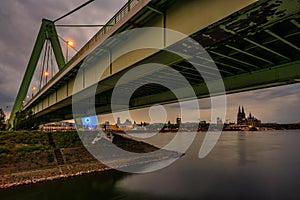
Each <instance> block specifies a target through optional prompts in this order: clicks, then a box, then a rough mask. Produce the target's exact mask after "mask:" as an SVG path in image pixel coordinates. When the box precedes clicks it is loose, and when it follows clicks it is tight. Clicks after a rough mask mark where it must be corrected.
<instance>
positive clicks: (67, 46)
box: [66, 40, 74, 63]
mask: <svg viewBox="0 0 300 200" xmlns="http://www.w3.org/2000/svg"><path fill="white" fill-rule="evenodd" d="M73 45H74V42H73V41H72V40H67V41H66V63H67V62H68V61H69V60H68V58H69V46H70V47H72V46H73Z"/></svg>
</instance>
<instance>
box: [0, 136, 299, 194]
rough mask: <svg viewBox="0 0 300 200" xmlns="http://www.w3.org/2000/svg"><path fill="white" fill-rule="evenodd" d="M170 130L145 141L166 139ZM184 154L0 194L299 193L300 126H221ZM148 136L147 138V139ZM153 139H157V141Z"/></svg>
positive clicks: (164, 140) (5, 191)
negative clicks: (210, 145) (136, 168)
mask: <svg viewBox="0 0 300 200" xmlns="http://www.w3.org/2000/svg"><path fill="white" fill-rule="evenodd" d="M172 134H174V133H171V134H170V133H169V134H163V135H158V136H157V137H156V138H150V139H149V140H148V142H155V143H156V142H157V140H158V141H159V143H160V144H161V145H164V144H165V143H167V142H166V141H169V139H170V138H172V137H173V135H172ZM203 136H204V133H199V134H198V135H197V137H196V139H195V141H194V143H193V144H192V146H191V147H190V148H189V150H188V151H187V152H186V155H185V156H183V157H182V158H180V159H179V160H177V161H176V162H175V163H174V164H172V165H171V166H169V167H167V168H164V169H162V170H159V171H156V172H152V173H146V174H127V173H121V172H117V171H110V172H105V173H100V174H90V175H85V176H81V177H73V178H70V179H64V180H58V181H52V182H46V183H39V184H35V185H29V186H22V187H17V188H11V189H6V190H0V196H1V199H87V198H93V199H228V198H230V199H300V190H299V189H298V187H299V185H300V157H299V155H300V145H299V143H300V131H269V132H223V133H222V135H221V138H220V140H219V141H218V143H217V145H216V146H215V148H214V149H213V151H212V152H211V153H210V154H209V155H208V156H207V157H205V158H204V159H199V158H198V152H199V149H200V146H201V142H202V141H203ZM151 140H152V141H151ZM156 144H157V143H156Z"/></svg>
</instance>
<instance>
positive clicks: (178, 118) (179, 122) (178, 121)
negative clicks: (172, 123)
mask: <svg viewBox="0 0 300 200" xmlns="http://www.w3.org/2000/svg"><path fill="white" fill-rule="evenodd" d="M176 124H177V125H180V124H181V118H180V117H177V118H176Z"/></svg>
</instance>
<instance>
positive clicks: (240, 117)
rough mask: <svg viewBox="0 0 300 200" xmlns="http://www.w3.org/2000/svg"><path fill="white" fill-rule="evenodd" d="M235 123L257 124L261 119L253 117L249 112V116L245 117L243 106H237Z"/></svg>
mask: <svg viewBox="0 0 300 200" xmlns="http://www.w3.org/2000/svg"><path fill="white" fill-rule="evenodd" d="M237 124H239V125H241V124H244V125H251V126H259V125H260V124H261V121H260V120H259V119H257V118H255V117H254V116H253V115H252V114H251V113H250V114H249V117H247V118H246V114H245V110H244V106H242V111H241V107H240V106H239V110H238V114H237Z"/></svg>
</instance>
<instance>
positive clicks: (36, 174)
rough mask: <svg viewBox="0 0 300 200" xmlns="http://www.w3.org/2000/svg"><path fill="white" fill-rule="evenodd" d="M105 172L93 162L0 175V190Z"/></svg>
mask: <svg viewBox="0 0 300 200" xmlns="http://www.w3.org/2000/svg"><path fill="white" fill-rule="evenodd" d="M105 170H110V168H109V167H107V166H105V165H103V164H102V163H100V162H93V163H84V164H81V163H77V164H73V165H63V166H58V167H54V168H49V169H41V170H33V171H25V172H17V173H11V174H5V175H0V188H9V187H13V186H20V185H26V184H32V183H38V182H43V181H52V180H55V179H61V178H67V177H72V176H78V175H82V174H88V173H93V172H101V171H105Z"/></svg>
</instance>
